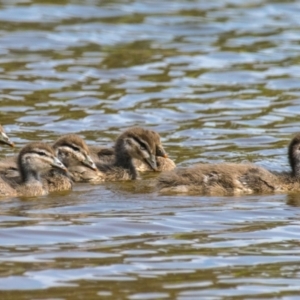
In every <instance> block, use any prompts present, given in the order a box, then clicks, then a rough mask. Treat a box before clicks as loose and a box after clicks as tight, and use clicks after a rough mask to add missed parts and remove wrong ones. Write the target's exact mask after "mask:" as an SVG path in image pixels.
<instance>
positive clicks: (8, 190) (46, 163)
mask: <svg viewBox="0 0 300 300" xmlns="http://www.w3.org/2000/svg"><path fill="white" fill-rule="evenodd" d="M17 165H18V170H19V174H20V176H19V177H14V178H7V177H5V176H1V180H0V195H1V196H24V197H35V196H42V195H47V194H48V192H49V191H48V189H47V186H45V185H44V184H43V182H42V180H41V174H42V173H45V172H47V171H49V170H51V169H52V168H58V169H61V170H64V171H67V169H66V167H65V166H64V165H63V164H62V163H61V162H60V161H59V160H58V158H57V157H56V156H55V153H54V150H53V149H52V148H51V147H50V146H49V145H47V144H44V143H30V144H28V145H26V146H25V147H24V148H23V149H22V150H21V151H20V153H19V155H18V162H17Z"/></svg>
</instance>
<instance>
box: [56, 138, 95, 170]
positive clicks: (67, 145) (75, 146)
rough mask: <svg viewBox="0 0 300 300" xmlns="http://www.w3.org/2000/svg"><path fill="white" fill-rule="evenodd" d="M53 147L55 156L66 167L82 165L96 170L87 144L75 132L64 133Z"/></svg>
mask: <svg viewBox="0 0 300 300" xmlns="http://www.w3.org/2000/svg"><path fill="white" fill-rule="evenodd" d="M53 148H54V150H55V152H56V154H57V157H58V158H59V159H60V160H61V161H62V162H63V163H64V164H65V165H66V166H67V167H72V166H76V165H84V166H87V167H88V168H90V169H92V170H97V167H96V165H95V163H94V161H93V160H92V158H91V157H90V153H89V149H88V146H87V145H86V143H85V142H84V140H83V139H82V138H81V137H80V136H78V135H76V134H67V135H64V136H62V137H61V138H59V139H58V140H57V141H56V142H55V144H54V145H53Z"/></svg>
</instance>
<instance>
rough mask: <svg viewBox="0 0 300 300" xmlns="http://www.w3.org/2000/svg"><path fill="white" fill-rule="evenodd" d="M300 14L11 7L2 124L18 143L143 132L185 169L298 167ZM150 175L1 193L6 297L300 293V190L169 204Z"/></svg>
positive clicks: (194, 7)
mask: <svg viewBox="0 0 300 300" xmlns="http://www.w3.org/2000/svg"><path fill="white" fill-rule="evenodd" d="M299 15H300V2H299V1H297V0H295V1H267V0H249V1H244V0H213V1H205V0H177V1H176V0H114V1H106V0H103V1H101V0H87V1H75V0H74V1H72V0H61V1H54V0H52V1H51V0H48V1H42V0H40V1H34V0H2V1H0V93H1V98H0V99H1V100H0V118H1V119H0V122H1V123H2V124H3V125H5V128H6V130H7V132H8V134H9V135H10V136H11V138H12V139H13V140H14V141H15V142H16V144H17V149H19V148H20V147H22V146H23V145H24V144H26V143H27V142H28V141H33V140H44V141H48V142H50V141H53V140H55V139H56V138H57V137H58V136H60V135H62V134H65V133H69V132H76V133H79V134H80V135H81V136H82V137H84V138H86V140H87V142H88V143H89V144H98V145H108V144H112V142H113V141H114V139H115V138H116V136H117V135H118V134H119V133H120V132H121V131H122V130H124V129H125V128H128V127H130V126H132V125H140V126H144V127H147V128H152V129H155V130H157V131H158V132H159V133H160V134H161V136H162V140H163V143H164V145H165V148H166V150H167V151H168V153H169V155H170V157H172V158H173V159H174V160H175V161H176V163H177V164H178V165H179V166H188V165H192V164H194V163H196V162H222V161H232V162H241V161H251V162H255V163H257V164H260V165H263V166H265V167H268V168H270V169H272V170H278V171H283V170H288V162H287V158H286V148H287V144H288V142H289V140H290V139H291V137H292V136H293V134H294V133H296V132H298V131H300V118H299V114H300V17H299ZM15 152H17V150H15ZM10 154H11V149H7V148H3V149H2V157H4V156H8V155H10ZM147 180H148V179H147V178H146V179H145V180H144V181H143V182H136V183H131V182H129V183H128V182H127V183H107V184H102V185H98V186H97V185H92V186H90V185H85V184H78V185H76V187H75V189H74V191H73V192H71V193H66V194H55V195H51V196H47V197H41V198H38V199H27V200H26V199H18V198H14V199H3V200H1V203H0V205H1V213H0V298H1V300H2V299H4V300H6V299H7V300H8V299H9V300H29V299H33V300H40V299H43V300H45V299H48V300H50V299H51V300H53V299H55V300H62V299H68V300H71V299H72V300H73V299H130V300H137V299H141V300H148V299H180V300H183V299H184V300H192V299H285V300H295V299H300V296H299V279H300V278H299V277H300V256H299V253H300V247H299V239H300V231H299V223H300V222H299V216H300V209H299V206H300V194H298V193H294V194H279V195H263V196H262V195H258V196H257V195H255V196H244V197H234V198H231V197H182V196H177V197H176V196H172V197H170V196H160V195H158V194H157V193H153V192H152V193H148V192H147V191H146V190H145V191H144V188H143V186H142V187H141V186H140V185H141V184H142V185H143V184H144V185H146V184H147Z"/></svg>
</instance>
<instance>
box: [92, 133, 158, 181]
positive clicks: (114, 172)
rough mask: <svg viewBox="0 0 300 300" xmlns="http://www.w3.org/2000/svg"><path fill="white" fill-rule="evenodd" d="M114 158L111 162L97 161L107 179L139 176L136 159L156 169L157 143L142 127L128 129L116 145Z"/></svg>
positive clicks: (114, 179)
mask: <svg viewBox="0 0 300 300" xmlns="http://www.w3.org/2000/svg"><path fill="white" fill-rule="evenodd" d="M114 152H115V155H114V160H113V161H112V162H110V163H99V162H98V163H96V165H97V167H98V169H99V170H100V172H101V173H102V174H103V180H105V181H119V180H132V179H137V178H138V171H137V169H136V167H135V165H134V163H133V160H134V159H138V160H141V161H143V162H144V163H145V164H147V165H149V167H150V168H151V169H152V170H154V171H156V170H157V164H156V158H155V154H156V145H155V142H154V141H153V138H152V133H151V132H150V131H149V130H147V129H143V128H140V127H135V128H134V129H133V128H132V129H129V130H126V131H125V132H124V133H122V134H121V135H120V136H119V137H118V138H117V140H116V142H115V145H114Z"/></svg>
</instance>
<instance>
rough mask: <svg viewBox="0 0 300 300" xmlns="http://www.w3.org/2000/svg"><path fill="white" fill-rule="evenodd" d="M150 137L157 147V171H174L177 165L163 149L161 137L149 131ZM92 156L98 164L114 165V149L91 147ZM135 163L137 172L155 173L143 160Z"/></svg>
mask: <svg viewBox="0 0 300 300" xmlns="http://www.w3.org/2000/svg"><path fill="white" fill-rule="evenodd" d="M128 130H129V131H130V130H132V131H133V132H134V131H135V127H133V128H131V129H128ZM148 131H149V135H150V136H151V137H152V139H153V141H154V143H155V145H156V154H155V155H156V162H157V171H169V170H173V169H174V168H175V167H176V165H175V163H174V161H173V160H171V159H170V158H168V155H167V153H166V151H165V149H164V148H163V146H162V144H161V141H160V135H159V134H158V133H157V132H155V131H153V130H148ZM89 149H90V152H91V156H92V158H93V160H94V161H95V162H96V163H100V164H101V163H102V164H103V163H112V162H113V161H114V159H115V157H114V156H115V150H114V148H103V147H98V146H90V147H89ZM133 163H134V165H135V167H136V170H137V171H139V172H146V171H153V169H152V168H151V167H150V166H149V164H147V163H145V162H144V161H142V160H139V159H136V158H134V159H133Z"/></svg>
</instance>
